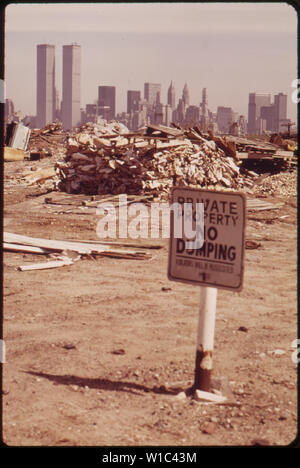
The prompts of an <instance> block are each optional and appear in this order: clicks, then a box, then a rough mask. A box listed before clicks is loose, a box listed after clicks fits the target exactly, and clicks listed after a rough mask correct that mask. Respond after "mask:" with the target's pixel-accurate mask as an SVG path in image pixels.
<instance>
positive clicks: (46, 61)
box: [36, 44, 55, 128]
mask: <svg viewBox="0 0 300 468" xmlns="http://www.w3.org/2000/svg"><path fill="white" fill-rule="evenodd" d="M36 80H37V86H36V91H37V92H36V114H37V120H36V126H37V127H38V128H43V127H45V125H47V124H48V123H51V122H53V120H54V119H55V46H54V45H49V44H39V45H38V46H37V73H36Z"/></svg>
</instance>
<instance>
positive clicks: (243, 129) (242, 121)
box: [237, 115, 247, 135]
mask: <svg viewBox="0 0 300 468" xmlns="http://www.w3.org/2000/svg"><path fill="white" fill-rule="evenodd" d="M237 123H238V126H239V134H240V135H245V134H246V133H247V122H246V118H245V116H244V115H240V116H239V118H238V121H237Z"/></svg>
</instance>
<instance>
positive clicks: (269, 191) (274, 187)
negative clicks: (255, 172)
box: [252, 171, 297, 197]
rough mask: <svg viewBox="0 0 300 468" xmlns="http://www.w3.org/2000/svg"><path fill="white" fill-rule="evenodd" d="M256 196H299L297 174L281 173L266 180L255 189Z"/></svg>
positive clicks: (253, 190)
mask: <svg viewBox="0 0 300 468" xmlns="http://www.w3.org/2000/svg"><path fill="white" fill-rule="evenodd" d="M252 192H253V194H254V195H263V194H266V195H269V196H271V195H274V196H282V197H292V196H297V172H296V171H293V172H280V173H278V174H274V175H270V176H269V177H267V178H265V179H264V180H263V181H262V183H261V184H259V185H257V186H255V187H253V189H252Z"/></svg>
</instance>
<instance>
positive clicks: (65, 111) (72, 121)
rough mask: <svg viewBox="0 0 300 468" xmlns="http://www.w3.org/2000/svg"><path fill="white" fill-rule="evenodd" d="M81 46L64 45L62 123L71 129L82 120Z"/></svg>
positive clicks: (67, 128)
mask: <svg viewBox="0 0 300 468" xmlns="http://www.w3.org/2000/svg"><path fill="white" fill-rule="evenodd" d="M80 68H81V47H80V45H77V44H72V45H64V46H63V90H62V123H63V126H64V128H65V129H66V130H70V129H71V128H72V127H75V126H76V125H78V124H79V122H80V117H81V114H80V75H81V73H80Z"/></svg>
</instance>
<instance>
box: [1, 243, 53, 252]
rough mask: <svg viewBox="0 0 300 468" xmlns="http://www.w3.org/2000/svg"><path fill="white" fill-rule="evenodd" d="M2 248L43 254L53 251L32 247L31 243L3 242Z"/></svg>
mask: <svg viewBox="0 0 300 468" xmlns="http://www.w3.org/2000/svg"><path fill="white" fill-rule="evenodd" d="M3 249H4V250H10V251H12V252H27V253H35V254H43V255H45V254H48V253H51V252H53V251H52V250H49V249H42V248H41V247H34V246H32V245H20V244H12V243H9V242H3Z"/></svg>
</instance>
